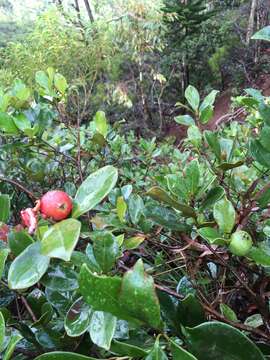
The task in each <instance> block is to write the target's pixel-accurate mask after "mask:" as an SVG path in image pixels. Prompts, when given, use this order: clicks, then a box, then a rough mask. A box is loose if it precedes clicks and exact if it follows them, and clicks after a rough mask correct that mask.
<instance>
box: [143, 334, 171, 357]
mask: <svg viewBox="0 0 270 360" xmlns="http://www.w3.org/2000/svg"><path fill="white" fill-rule="evenodd" d="M167 359H168V358H167V355H166V354H165V352H164V351H163V350H162V349H161V347H160V346H159V339H158V338H157V339H156V341H155V344H154V346H153V349H152V350H151V351H150V352H149V354H148V355H147V356H146V357H145V360H167Z"/></svg>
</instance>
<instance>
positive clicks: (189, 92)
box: [185, 85, 200, 111]
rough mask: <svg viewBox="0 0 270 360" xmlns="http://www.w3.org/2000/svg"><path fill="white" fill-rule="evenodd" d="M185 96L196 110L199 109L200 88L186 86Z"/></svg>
mask: <svg viewBox="0 0 270 360" xmlns="http://www.w3.org/2000/svg"><path fill="white" fill-rule="evenodd" d="M185 98H186V99H187V101H188V103H189V105H190V106H191V107H192V109H193V110H194V111H198V108H199V105H200V95H199V93H198V90H197V89H196V88H195V87H194V86H192V85H189V86H188V87H187V88H186V91H185Z"/></svg>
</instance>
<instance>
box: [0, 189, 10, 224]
mask: <svg viewBox="0 0 270 360" xmlns="http://www.w3.org/2000/svg"><path fill="white" fill-rule="evenodd" d="M9 216H10V198H9V196H8V195H6V194H0V222H3V223H7V222H8V220H9Z"/></svg>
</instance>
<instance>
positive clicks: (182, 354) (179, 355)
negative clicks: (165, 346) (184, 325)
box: [170, 340, 197, 360]
mask: <svg viewBox="0 0 270 360" xmlns="http://www.w3.org/2000/svg"><path fill="white" fill-rule="evenodd" d="M170 345H171V352H172V358H173V360H197V358H196V357H195V356H193V355H192V354H191V353H190V352H188V351H187V350H185V349H183V348H182V347H181V346H180V345H178V344H176V342H174V341H172V340H170Z"/></svg>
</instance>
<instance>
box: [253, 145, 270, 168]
mask: <svg viewBox="0 0 270 360" xmlns="http://www.w3.org/2000/svg"><path fill="white" fill-rule="evenodd" d="M250 152H251V155H252V156H253V158H254V159H255V160H256V161H258V163H260V164H261V165H263V166H265V167H266V168H270V152H268V151H267V150H265V148H264V147H263V146H262V144H261V143H260V142H259V140H252V141H251V143H250Z"/></svg>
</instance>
